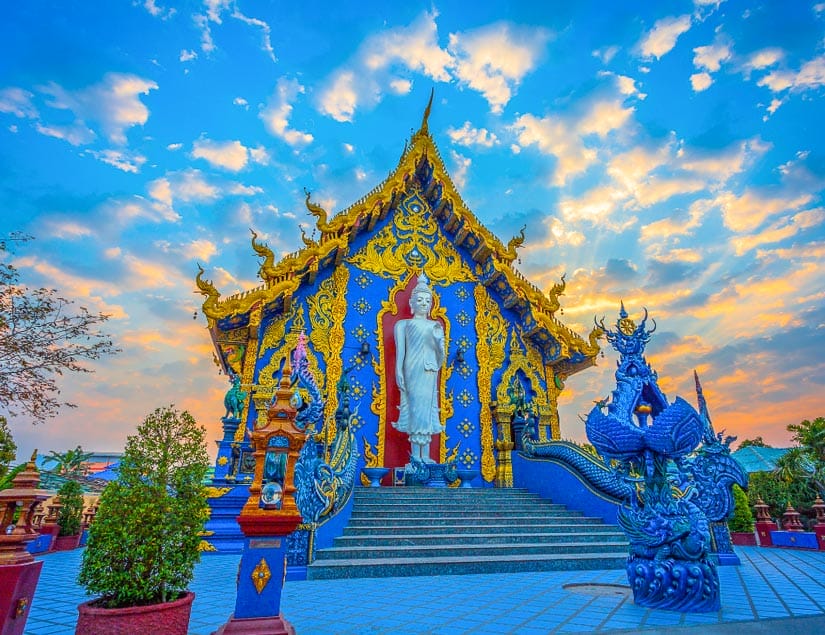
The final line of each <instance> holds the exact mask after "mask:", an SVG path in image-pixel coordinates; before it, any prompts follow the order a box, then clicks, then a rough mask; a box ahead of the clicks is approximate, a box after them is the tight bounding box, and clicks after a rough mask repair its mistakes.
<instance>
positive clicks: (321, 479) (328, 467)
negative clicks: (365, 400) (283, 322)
mask: <svg viewBox="0 0 825 635" xmlns="http://www.w3.org/2000/svg"><path fill="white" fill-rule="evenodd" d="M293 368H295V369H296V370H295V372H293V375H292V377H293V382H295V383H296V385H298V384H300V385H301V386H302V387H303V388H304V389H305V390H307V392H308V393H309V395H310V399H309V400H308V401H309V403H308V404H304V403H301V401H300V397H299V396H298V395H299V391H298V390H296V392H295V395H296V397H294V402H293V405H295V406H296V407H297V408H298V416H297V417H296V424H297V425H299V426H301V427H303V428H304V429H305V430H306V435H307V436H306V442H305V443H304V446H303V448H301V452H300V454H299V455H298V461H297V462H296V464H295V487H296V492H295V504H296V505H297V506H298V510H299V511H300V512H301V516H302V517H303V519H304V522H305V523H314V524H317V523H321V522H323V521H324V520H326V519H327V518H329V517H330V516H334V515H335V514H337V513H338V511H339V510H340V509H341V507H342V506H343V505H344V504H345V503H346V500H347V498H349V496H350V494H351V493H352V490H353V488H354V487H355V477H356V469H355V466H356V463H357V462H358V456H359V454H358V448H357V445H356V443H355V435H354V434H353V432H352V430H351V423H352V421H353V420H354V419H355V417H356V416H357V412H352V411H351V410H350V405H349V385H348V383H347V381H346V373H344V374H343V375H342V378H341V381H339V382H338V385H337V386H336V391H337V393H338V409H337V410H336V412H335V436H334V437H333V439H332V443H331V444H330V445H328V444H327V443H326V440H325V436H326V433H325V431H324V430H323V428H322V429H321V431H320V432H318V433H316V432H315V425H316V424H318V425H320V424H321V423H322V422H323V412H324V401H323V399H322V397H321V391H320V390H319V389H318V386H317V384H316V383H315V380H314V378H313V376H312V373H311V372H310V371H309V364H308V362H307V358H306V344H305V339H304V336H303V334H301V336H300V337H299V339H298V347H297V348H296V349H295V353H294V355H293ZM296 373H297V374H296Z"/></svg>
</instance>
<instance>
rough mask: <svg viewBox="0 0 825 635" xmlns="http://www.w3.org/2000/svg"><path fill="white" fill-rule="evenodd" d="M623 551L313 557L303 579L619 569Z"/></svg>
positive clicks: (624, 558) (625, 556)
mask: <svg viewBox="0 0 825 635" xmlns="http://www.w3.org/2000/svg"><path fill="white" fill-rule="evenodd" d="M626 560H627V555H626V554H616V553H610V552H594V553H590V554H588V555H586V556H585V555H584V554H542V555H536V556H531V557H529V558H525V557H523V556H521V555H516V556H470V557H466V558H461V557H455V556H445V557H433V558H427V559H426V560H422V559H420V558H376V559H373V560H325V561H322V562H319V561H317V560H316V562H314V563H313V564H311V565H310V566H309V567H308V568H307V579H309V580H326V579H332V578H387V577H401V576H418V575H427V576H430V575H466V574H473V573H515V572H519V571H570V570H575V571H579V570H591V569H623V568H624V566H625V562H626Z"/></svg>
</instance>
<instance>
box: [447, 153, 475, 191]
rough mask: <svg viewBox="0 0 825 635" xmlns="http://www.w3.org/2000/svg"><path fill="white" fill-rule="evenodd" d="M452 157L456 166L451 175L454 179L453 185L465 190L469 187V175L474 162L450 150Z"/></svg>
mask: <svg viewBox="0 0 825 635" xmlns="http://www.w3.org/2000/svg"><path fill="white" fill-rule="evenodd" d="M450 157H451V158H452V160H453V163H454V164H455V168H454V169H453V171H452V172H451V173H450V176H451V177H452V180H453V183H455V184H456V187H458V189H460V190H461V189H464V186H466V185H467V173H468V172H469V170H470V165H471V164H472V162H473V160H472V159H470V158H469V157H465V156H463V155H461V154H459V153H458V152H456V151H455V150H450Z"/></svg>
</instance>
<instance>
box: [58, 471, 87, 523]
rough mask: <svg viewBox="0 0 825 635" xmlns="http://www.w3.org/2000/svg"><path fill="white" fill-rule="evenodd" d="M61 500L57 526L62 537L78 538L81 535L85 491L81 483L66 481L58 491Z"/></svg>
mask: <svg viewBox="0 0 825 635" xmlns="http://www.w3.org/2000/svg"><path fill="white" fill-rule="evenodd" d="M57 496H58V497H59V498H60V505H61V507H60V511H58V512H57V524H58V526H59V527H60V534H59V535H61V536H76V535H77V534H79V533H80V519H81V517H82V516H83V490H82V489H81V487H80V484H79V483H76V482H75V481H66V482H65V483H63V485H61V486H60V489H59V490H57Z"/></svg>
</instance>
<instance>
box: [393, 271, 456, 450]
mask: <svg viewBox="0 0 825 635" xmlns="http://www.w3.org/2000/svg"><path fill="white" fill-rule="evenodd" d="M428 282H429V281H428V280H427V277H426V276H425V275H424V273H423V272H422V273H421V275H420V276H419V277H418V282H417V283H416V285H415V288H414V289H413V292H412V295H411V296H410V309H412V313H413V317H412V318H410V319H407V320H399V321H398V322H396V324H395V329H394V332H393V334H394V336H395V381H396V384H397V386H398V389H399V391H400V392H401V405H400V406H399V413H398V421H395V422H393V424H392V425H393V426H394V427H395V429H396V430H398V431H399V432H404V433H405V434H407V435H408V436H409V438H410V449H411V456H412V457H413V458H415V459H418V460H419V461H424V462H428V463H432V462H433V461H432V460H431V459H430V458H429V446H430V439H431V438H432V435H434V434H439V433H440V432H442V431H443V430H444V428H443V426H442V424H441V418H440V417H439V410H438V371H439V370H440V369H441V366H442V365H443V364H444V358H445V350H444V329H443V328H442V327H441V324H440V323H438V322H437V321H436V320H431V319H430V318H429V314H430V309H432V306H433V292H432V290H431V289H430V286H429V284H428Z"/></svg>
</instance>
